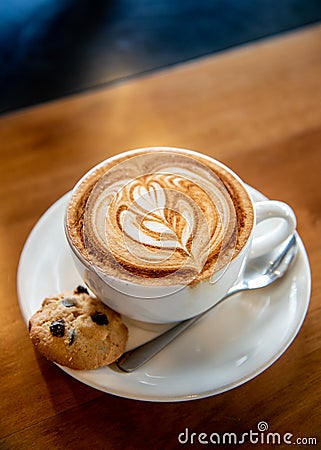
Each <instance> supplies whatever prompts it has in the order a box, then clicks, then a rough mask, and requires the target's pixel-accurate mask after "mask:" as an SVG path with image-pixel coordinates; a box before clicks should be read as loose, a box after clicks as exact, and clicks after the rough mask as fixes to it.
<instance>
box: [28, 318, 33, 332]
mask: <svg viewBox="0 0 321 450" xmlns="http://www.w3.org/2000/svg"><path fill="white" fill-rule="evenodd" d="M31 328H32V323H31V322H30V320H29V322H28V331H31Z"/></svg>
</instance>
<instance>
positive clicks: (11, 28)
mask: <svg viewBox="0 0 321 450" xmlns="http://www.w3.org/2000/svg"><path fill="white" fill-rule="evenodd" d="M320 20H321V0H199V1H198V0H114V1H112V0H1V1H0V112H1V113H3V112H6V111H12V110H15V109H17V108H21V107H26V106H30V105H33V104H36V103H39V102H43V101H47V100H51V99H55V98H58V97H61V96H65V95H69V94H72V93H75V92H79V91H83V90H87V89H91V88H94V87H98V86H101V85H104V84H108V83H112V82H115V81H117V80H122V79H124V78H127V77H132V76H136V75H138V74H141V73H144V72H147V71H151V70H155V69H158V68H161V67H166V66H168V65H171V64H175V63H178V62H181V61H186V60H190V59H192V58H196V57H199V56H202V55H207V54H211V53H214V52H218V51H221V50H224V49H227V48H230V47H233V46H236V45H240V44H243V43H246V42H249V41H253V40H256V39H260V38H263V37H266V36H270V35H274V34H277V33H280V32H284V31H288V30H292V29H295V28H298V27H302V26H305V25H307V24H311V23H315V22H318V21H320ZM320 57H321V55H320Z"/></svg>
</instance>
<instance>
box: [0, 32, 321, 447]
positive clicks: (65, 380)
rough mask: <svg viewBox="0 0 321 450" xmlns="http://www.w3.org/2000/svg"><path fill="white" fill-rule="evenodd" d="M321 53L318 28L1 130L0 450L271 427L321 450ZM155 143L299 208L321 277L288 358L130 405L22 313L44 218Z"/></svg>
mask: <svg viewBox="0 0 321 450" xmlns="http://www.w3.org/2000/svg"><path fill="white" fill-rule="evenodd" d="M320 55H321V27H320V26H314V27H311V28H307V29H303V30H301V31H298V32H295V33H292V34H288V35H283V36H281V37H277V38H273V39H268V40H266V41H262V42H258V43H255V44H252V45H249V46H244V47H240V48H237V49H235V50H232V51H228V52H223V53H221V54H218V55H216V56H213V57H208V58H204V59H199V60H196V61H194V62H192V63H187V64H183V65H178V66H176V67H174V68H171V69H168V70H164V71H160V72H156V73H154V74H152V75H148V76H145V77H142V78H137V79H136V80H131V81H128V82H126V83H122V84H119V85H116V86H114V87H112V88H109V89H105V90H97V91H94V92H91V93H87V94H83V95H78V96H75V97H71V98H68V99H64V100H60V101H57V102H54V103H50V104H46V105H42V106H39V107H34V108H31V109H29V110H22V111H20V112H18V113H15V114H11V115H8V116H5V117H3V118H2V119H1V121H0V150H1V153H0V179H1V187H0V200H1V208H0V245H1V251H2V252H1V262H0V264H1V271H0V289H1V315H0V330H1V340H0V358H1V372H0V374H1V403H0V438H1V440H0V447H1V448H4V449H25V448H28V449H29V448H35V449H38V448H39V449H43V448H46V447H47V448H54V449H66V448H68V449H73V448H94V446H96V447H97V448H101V449H104V448H106V449H124V448H125V449H138V448H140V449H143V448H155V449H161V448H168V449H174V448H180V445H179V444H178V441H177V436H178V434H179V433H180V432H181V431H184V429H185V428H186V427H188V428H189V429H190V430H192V431H195V432H198V433H200V432H207V433H211V432H217V433H219V432H224V431H225V432H232V431H233V432H235V433H243V432H246V431H248V430H249V429H251V428H252V429H253V430H254V429H256V425H257V423H258V422H259V421H260V420H265V421H266V422H268V423H269V424H270V425H271V428H273V430H276V431H278V432H279V433H285V432H291V433H293V434H295V436H301V437H308V436H312V437H313V436H315V437H317V438H318V442H319V444H318V445H319V446H320V445H321V434H320V418H321V406H320V397H321V371H320V367H321V352H320V342H321V331H320V330H321V329H320V322H321V308H320V305H321V282H320V276H319V273H320V271H321V240H320V235H321V190H320V167H321V147H320V142H321V58H320ZM149 145H171V146H178V147H185V148H192V149H195V150H199V151H202V152H204V153H207V154H210V155H212V156H214V157H215V158H217V159H219V160H221V161H223V162H224V163H226V164H227V165H229V166H230V167H231V168H232V169H234V170H235V171H236V172H237V173H239V175H240V176H241V177H242V178H243V179H244V180H245V181H247V182H248V183H249V184H251V185H253V186H254V187H256V188H258V189H260V190H261V191H262V192H264V193H265V194H266V195H267V196H269V197H271V198H277V199H280V200H284V201H286V202H288V203H289V204H291V206H292V207H293V209H294V210H295V212H296V214H297V216H298V229H299V232H300V235H301V237H302V239H303V242H304V244H305V246H306V248H307V251H308V254H309V258H310V263H311V267H312V276H313V292H312V298H311V305H310V308H309V312H308V315H307V318H306V320H305V322H304V325H303V327H302V329H301V331H300V333H299V335H298V337H297V339H296V340H295V341H294V343H293V344H292V345H291V347H290V348H289V349H288V350H287V352H286V353H285V354H284V355H283V356H282V358H280V359H279V360H278V361H277V362H276V363H275V364H274V365H273V366H272V367H270V368H269V369H268V370H267V371H265V372H264V373H263V374H261V375H260V376H259V377H257V378H255V379H254V380H252V381H250V382H248V383H246V384H245V385H243V386H241V387H239V388H237V389H234V390H232V391H230V392H227V393H225V394H221V395H219V396H216V397H211V398H207V399H203V400H197V401H193V402H188V403H169V404H159V403H146V402H138V401H133V400H126V399H122V398H117V397H114V396H111V395H107V394H103V393H101V392H99V391H96V390H94V389H91V388H89V387H87V386H84V385H82V384H81V383H79V382H77V381H75V380H73V379H71V378H70V377H68V376H67V375H66V374H64V373H63V372H62V371H61V370H60V369H58V368H57V367H56V366H54V365H53V364H51V363H49V362H47V361H46V360H44V359H43V358H42V357H40V356H39V355H38V354H36V353H35V352H34V350H33V348H32V346H31V344H30V342H29V339H28V335H27V331H26V329H25V326H24V323H23V321H22V318H21V316H20V312H19V307H18V303H17V295H16V270H17V264H18V261H19V255H20V252H21V250H22V247H23V243H24V241H25V239H26V238H27V236H28V234H29V232H30V230H31V229H32V227H33V225H34V224H35V223H36V221H37V220H38V219H39V217H40V216H41V214H42V213H43V212H44V211H45V210H46V209H47V208H48V207H49V206H50V205H51V204H52V203H53V202H55V201H56V200H57V199H58V198H59V197H60V196H61V195H62V194H64V193H65V192H66V191H68V190H70V189H71V188H72V186H73V185H74V183H75V182H76V181H77V179H78V178H80V176H81V175H82V174H83V173H84V172H86V171H87V170H88V169H89V168H90V167H92V166H93V165H95V164H96V163H97V162H99V161H101V160H103V159H105V158H107V157H108V156H110V155H113V154H116V153H118V152H120V151H123V150H127V149H130V148H136V147H143V146H149ZM196 382H197V381H196ZM242 448H253V445H250V444H249V447H247V446H246V445H244V446H242ZM279 448H282V446H279ZM284 448H285V447H284ZM286 448H288V446H286ZM311 448H312V447H311ZM314 448H320V447H317V446H314Z"/></svg>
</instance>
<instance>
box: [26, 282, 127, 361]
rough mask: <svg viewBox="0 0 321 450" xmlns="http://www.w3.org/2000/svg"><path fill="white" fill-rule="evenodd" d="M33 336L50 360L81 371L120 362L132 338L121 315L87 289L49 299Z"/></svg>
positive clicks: (37, 316)
mask: <svg viewBox="0 0 321 450" xmlns="http://www.w3.org/2000/svg"><path fill="white" fill-rule="evenodd" d="M29 334H30V338H31V341H32V342H33V344H34V346H35V347H36V348H37V349H38V350H39V352H40V353H41V354H42V355H44V356H45V357H46V358H48V359H50V360H51V361H55V362H57V363H58V364H61V365H63V366H67V367H70V368H72V369H78V370H83V369H95V368H97V367H100V366H104V365H107V364H111V363H112V362H114V361H116V359H117V358H118V357H119V356H120V355H121V354H122V353H123V352H124V350H125V347H126V342H127V337H128V331H127V328H126V326H125V325H124V324H123V322H122V321H121V318H120V316H119V314H118V313H116V312H115V311H113V310H111V309H110V308H108V307H107V306H106V305H104V304H103V303H102V302H101V301H100V300H98V299H97V298H93V297H91V296H90V295H89V294H88V291H87V289H86V288H84V287H83V286H78V288H76V289H75V290H74V291H73V292H65V293H62V294H58V295H55V296H52V297H48V298H45V299H44V301H43V302H42V306H41V308H40V309H39V310H38V311H37V312H36V313H35V314H34V315H33V316H32V317H31V318H30V320H29Z"/></svg>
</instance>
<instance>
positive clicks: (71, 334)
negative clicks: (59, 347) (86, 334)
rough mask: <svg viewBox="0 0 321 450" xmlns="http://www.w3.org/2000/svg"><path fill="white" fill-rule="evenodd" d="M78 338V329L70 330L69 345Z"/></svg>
mask: <svg viewBox="0 0 321 450" xmlns="http://www.w3.org/2000/svg"><path fill="white" fill-rule="evenodd" d="M75 339H76V330H75V329H72V330H70V331H69V342H68V345H72V344H73V343H74V342H75Z"/></svg>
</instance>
